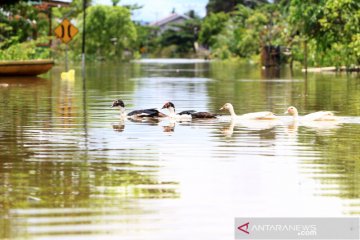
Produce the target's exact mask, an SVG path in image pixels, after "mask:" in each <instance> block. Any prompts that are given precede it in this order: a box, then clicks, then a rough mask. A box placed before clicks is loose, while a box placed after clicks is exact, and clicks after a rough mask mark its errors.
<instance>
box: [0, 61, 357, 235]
mask: <svg viewBox="0 0 360 240" xmlns="http://www.w3.org/2000/svg"><path fill="white" fill-rule="evenodd" d="M75 69H76V71H77V73H76V79H75V80H74V81H69V80H61V79H60V72H61V70H62V69H61V67H57V68H55V69H53V70H52V72H51V73H50V74H48V75H45V76H43V77H42V78H30V79H29V78H27V79H10V78H1V79H0V109H1V112H0V238H31V239H41V238H45V239H48V238H59V239H72V238H75V239H109V238H113V239H157V240H158V239H180V240H183V239H216V240H218V239H233V238H234V235H233V223H234V218H235V217H244V216H251V217H255V216H264V217H268V216H276V217H279V216H292V217H296V216H313V217H315V216H349V215H360V148H359V146H360V117H359V116H360V78H359V76H358V75H345V74H344V75H335V74H309V75H308V77H307V80H305V78H304V76H303V75H302V74H301V73H295V76H294V77H291V76H290V74H289V73H288V72H287V71H282V72H281V74H278V73H276V72H275V73H274V72H273V73H266V72H264V71H262V70H260V69H259V68H257V67H251V66H244V65H243V66H239V65H230V64H220V63H203V62H196V61H195V62H194V61H193V62H186V61H182V63H179V62H178V63H176V62H170V63H169V61H166V60H165V61H159V62H155V63H154V62H147V63H132V64H123V65H121V64H114V65H109V64H98V65H88V66H87V71H86V79H85V81H84V80H83V79H82V77H81V71H80V69H79V68H78V67H75ZM116 98H121V99H123V100H124V102H125V104H126V105H127V108H128V109H129V110H131V109H137V108H147V107H161V106H162V104H163V103H164V102H165V101H167V100H171V101H173V102H174V103H175V105H176V107H177V110H178V111H180V110H186V109H198V110H208V111H212V112H217V111H218V109H219V108H220V107H221V106H222V105H223V104H224V103H225V102H231V103H233V105H234V106H235V109H236V112H237V113H238V114H242V113H247V112H253V111H262V110H271V111H274V112H275V113H277V114H279V115H283V112H284V111H285V110H286V108H287V106H289V105H295V106H297V107H298V109H299V110H300V113H301V114H304V113H310V112H312V111H316V110H322V109H326V110H333V111H336V112H337V115H340V116H343V117H342V118H341V120H340V123H339V124H337V125H335V124H312V125H299V126H292V125H291V124H290V122H289V117H285V116H284V117H281V121H280V123H277V124H268V123H259V124H234V125H232V124H231V123H230V121H227V120H226V118H225V119H221V120H211V121H194V122H190V123H176V124H175V125H173V124H172V123H171V122H169V121H167V120H164V121H161V122H132V121H127V122H125V124H123V123H121V121H119V119H118V111H116V109H111V108H110V105H111V103H112V101H113V100H114V99H116Z"/></svg>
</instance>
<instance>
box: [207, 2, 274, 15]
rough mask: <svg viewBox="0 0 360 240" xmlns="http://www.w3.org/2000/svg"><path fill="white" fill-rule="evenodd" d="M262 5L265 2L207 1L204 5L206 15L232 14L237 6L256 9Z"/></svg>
mask: <svg viewBox="0 0 360 240" xmlns="http://www.w3.org/2000/svg"><path fill="white" fill-rule="evenodd" d="M264 3H267V1H266V0H225V1H224V0H209V2H208V4H207V5H206V12H207V15H209V14H210V13H218V12H232V11H234V10H235V8H236V6H237V5H238V4H241V5H244V6H246V7H250V8H256V7H258V6H260V5H262V4H264Z"/></svg>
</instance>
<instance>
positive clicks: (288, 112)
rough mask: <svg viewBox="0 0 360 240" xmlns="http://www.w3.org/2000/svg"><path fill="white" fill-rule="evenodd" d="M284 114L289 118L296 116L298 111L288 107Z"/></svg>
mask: <svg viewBox="0 0 360 240" xmlns="http://www.w3.org/2000/svg"><path fill="white" fill-rule="evenodd" d="M285 114H290V115H291V116H297V115H298V110H297V109H296V107H293V106H290V107H288V109H287V110H286V111H285Z"/></svg>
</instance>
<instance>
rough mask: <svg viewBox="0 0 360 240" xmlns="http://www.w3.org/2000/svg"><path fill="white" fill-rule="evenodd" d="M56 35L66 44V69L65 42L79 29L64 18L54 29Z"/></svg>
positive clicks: (66, 59) (66, 65)
mask: <svg viewBox="0 0 360 240" xmlns="http://www.w3.org/2000/svg"><path fill="white" fill-rule="evenodd" d="M54 32H55V35H56V37H58V38H60V39H61V41H62V42H63V43H65V44H66V47H65V69H66V70H65V71H67V70H68V57H67V51H68V46H67V44H68V43H69V42H70V41H71V40H72V39H73V37H74V36H75V35H76V34H77V33H78V32H79V30H78V29H77V28H76V27H75V26H74V25H73V24H72V23H71V22H70V21H69V20H68V19H67V18H65V19H64V20H63V21H62V22H61V23H60V24H59V25H58V26H57V27H56V28H55V30H54Z"/></svg>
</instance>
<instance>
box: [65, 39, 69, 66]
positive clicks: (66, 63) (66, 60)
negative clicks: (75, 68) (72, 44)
mask: <svg viewBox="0 0 360 240" xmlns="http://www.w3.org/2000/svg"><path fill="white" fill-rule="evenodd" d="M67 71H68V45H67V44H66V45H65V72H67Z"/></svg>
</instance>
